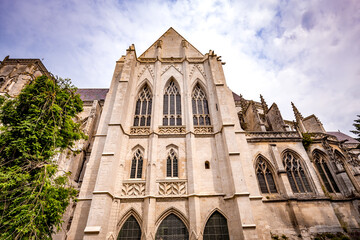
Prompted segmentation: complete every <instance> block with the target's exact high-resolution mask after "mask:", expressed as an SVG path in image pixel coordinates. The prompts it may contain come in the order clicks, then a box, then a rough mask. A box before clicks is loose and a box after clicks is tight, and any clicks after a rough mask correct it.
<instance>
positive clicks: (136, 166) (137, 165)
mask: <svg viewBox="0 0 360 240" xmlns="http://www.w3.org/2000/svg"><path fill="white" fill-rule="evenodd" d="M143 161H144V158H143V155H142V152H141V151H140V149H137V150H136V151H135V154H134V157H133V159H132V161H131V171H130V178H141V177H142V168H143Z"/></svg>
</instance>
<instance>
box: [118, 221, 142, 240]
mask: <svg viewBox="0 0 360 240" xmlns="http://www.w3.org/2000/svg"><path fill="white" fill-rule="evenodd" d="M140 239H141V228H140V225H139V223H138V222H137V221H136V219H135V218H134V216H130V217H129V218H128V219H127V220H126V222H125V223H124V225H123V226H122V227H121V230H120V233H119V236H118V238H117V240H140Z"/></svg>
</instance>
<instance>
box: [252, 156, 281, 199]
mask: <svg viewBox="0 0 360 240" xmlns="http://www.w3.org/2000/svg"><path fill="white" fill-rule="evenodd" d="M256 176H257V179H258V182H259V186H260V190H261V192H262V193H277V189H276V185H275V181H274V178H273V175H272V172H271V171H270V169H269V165H268V163H267V162H266V161H265V160H264V159H263V158H262V157H259V158H258V161H257V165H256Z"/></svg>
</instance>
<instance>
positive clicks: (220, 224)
mask: <svg viewBox="0 0 360 240" xmlns="http://www.w3.org/2000/svg"><path fill="white" fill-rule="evenodd" d="M203 239H204V240H212V239H222V240H228V239H229V230H228V226H227V220H226V218H225V217H224V216H223V215H221V214H220V213H219V212H218V211H216V212H214V213H213V214H212V215H211V217H210V218H209V220H208V221H207V223H206V226H205V229H204V238H203Z"/></svg>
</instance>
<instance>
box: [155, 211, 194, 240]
mask: <svg viewBox="0 0 360 240" xmlns="http://www.w3.org/2000/svg"><path fill="white" fill-rule="evenodd" d="M155 239H156V240H163V239H169V240H170V239H174V240H175V239H189V232H188V230H187V228H186V226H185V224H184V223H183V222H182V221H181V220H180V218H178V217H177V216H176V215H175V214H170V215H169V216H167V217H166V218H165V219H164V220H163V221H162V222H161V224H160V226H159V228H158V230H157V232H156V236H155Z"/></svg>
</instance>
